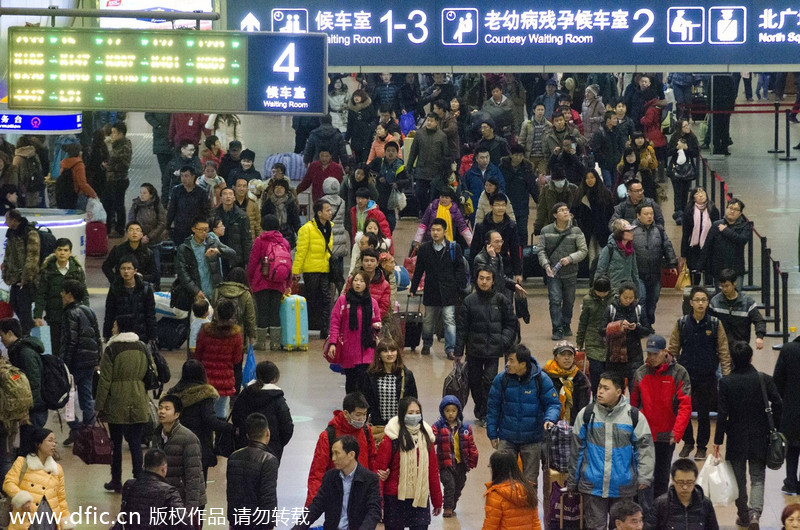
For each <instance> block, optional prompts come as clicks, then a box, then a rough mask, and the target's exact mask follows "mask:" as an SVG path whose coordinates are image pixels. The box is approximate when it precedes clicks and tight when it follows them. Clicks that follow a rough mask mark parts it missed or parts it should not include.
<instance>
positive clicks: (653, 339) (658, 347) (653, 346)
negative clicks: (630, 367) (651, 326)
mask: <svg viewBox="0 0 800 530" xmlns="http://www.w3.org/2000/svg"><path fill="white" fill-rule="evenodd" d="M645 349H646V350H647V352H648V353H658V352H660V351H662V350H666V349H667V339H665V338H664V337H662V336H661V335H650V338H648V339H647V346H646V348H645Z"/></svg>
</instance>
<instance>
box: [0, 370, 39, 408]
mask: <svg viewBox="0 0 800 530" xmlns="http://www.w3.org/2000/svg"><path fill="white" fill-rule="evenodd" d="M31 407H33V394H31V385H30V383H29V382H28V378H27V376H26V375H25V372H23V371H22V370H20V369H19V368H17V367H16V366H14V365H13V364H11V363H9V362H2V363H0V418H2V420H3V421H4V422H6V421H9V422H10V421H19V420H22V419H25V418H27V417H28V411H30V409H31Z"/></svg>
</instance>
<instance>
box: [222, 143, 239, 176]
mask: <svg viewBox="0 0 800 530" xmlns="http://www.w3.org/2000/svg"><path fill="white" fill-rule="evenodd" d="M241 164H242V142H240V141H239V140H233V141H231V142H230V143H228V152H227V153H225V154H224V155H223V156H222V161H220V163H219V168H217V174H218V175H219V176H220V177H222V178H224V179H225V181H226V182H227V180H228V176H229V174H230V172H231V171H233V170H234V169H236V168H237V167H241Z"/></svg>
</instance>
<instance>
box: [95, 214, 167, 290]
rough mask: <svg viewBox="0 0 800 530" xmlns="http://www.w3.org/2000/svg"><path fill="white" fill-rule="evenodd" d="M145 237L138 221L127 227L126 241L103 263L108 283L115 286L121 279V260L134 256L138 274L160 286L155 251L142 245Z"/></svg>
mask: <svg viewBox="0 0 800 530" xmlns="http://www.w3.org/2000/svg"><path fill="white" fill-rule="evenodd" d="M143 237H144V232H143V231H142V225H140V224H139V223H138V222H137V221H131V222H129V223H128V224H127V225H126V226H125V241H124V242H123V243H120V244H119V245H117V246H115V247H114V248H112V249H111V252H109V253H108V257H106V260H105V261H104V262H103V274H105V275H106V278H107V279H108V283H112V284H113V283H114V280H116V279H117V278H118V277H119V266H120V265H121V263H120V260H121V259H122V258H124V257H125V256H133V257H135V258H136V262H137V263H138V267H137V269H138V270H137V272H138V273H139V274H140V275H141V276H142V279H143V280H144V281H146V282H150V283H151V284H153V286H157V285H158V284H159V282H160V278H159V273H158V269H156V262H155V259H154V258H153V251H152V250H150V249H149V248H148V247H147V246H146V245H143V244H142V238H143ZM156 290H158V289H156Z"/></svg>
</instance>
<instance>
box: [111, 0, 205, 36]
mask: <svg viewBox="0 0 800 530" xmlns="http://www.w3.org/2000/svg"><path fill="white" fill-rule="evenodd" d="M97 4H98V5H97V7H98V9H101V10H107V11H125V10H130V11H152V12H153V16H152V17H151V18H102V17H101V18H100V27H101V28H141V29H178V28H192V29H194V27H195V26H196V25H197V22H196V21H194V20H189V19H187V20H175V21H168V20H164V19H163V18H159V17H158V15H159V13H161V12H166V13H176V12H191V11H202V12H203V13H211V12H212V11H214V5H213V4H214V3H213V0H98V2H97ZM211 22H212V21H211V20H202V21H200V29H202V30H205V31H208V30H210V29H211Z"/></svg>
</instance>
